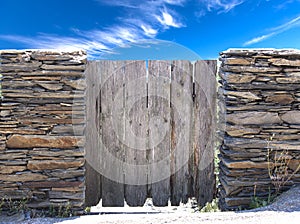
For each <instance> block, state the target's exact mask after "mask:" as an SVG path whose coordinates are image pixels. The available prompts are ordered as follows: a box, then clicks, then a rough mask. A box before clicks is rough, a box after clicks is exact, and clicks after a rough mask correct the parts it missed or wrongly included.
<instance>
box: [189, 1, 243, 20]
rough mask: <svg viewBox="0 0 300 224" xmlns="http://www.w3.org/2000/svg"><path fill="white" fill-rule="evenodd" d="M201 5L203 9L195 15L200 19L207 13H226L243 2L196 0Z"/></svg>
mask: <svg viewBox="0 0 300 224" xmlns="http://www.w3.org/2000/svg"><path fill="white" fill-rule="evenodd" d="M198 1H199V3H200V4H201V5H204V7H205V9H203V8H202V9H201V10H199V11H198V12H196V13H195V15H196V16H197V17H202V16H204V15H205V14H206V12H207V11H209V12H212V11H215V12H217V13H218V14H221V13H228V12H229V11H231V10H232V9H234V8H235V7H237V6H238V5H241V4H243V3H244V2H245V0H198Z"/></svg>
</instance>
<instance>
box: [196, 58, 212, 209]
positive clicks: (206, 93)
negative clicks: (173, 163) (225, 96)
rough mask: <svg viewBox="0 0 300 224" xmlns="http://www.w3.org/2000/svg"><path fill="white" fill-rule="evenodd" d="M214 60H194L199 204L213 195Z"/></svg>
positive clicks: (197, 195)
mask: <svg viewBox="0 0 300 224" xmlns="http://www.w3.org/2000/svg"><path fill="white" fill-rule="evenodd" d="M215 75H216V61H197V62H196V64H195V74H194V82H195V101H194V102H195V104H194V166H195V167H197V168H198V169H197V170H196V172H195V176H194V179H195V186H194V190H195V197H196V199H197V203H198V205H199V206H201V207H203V206H204V205H205V204H206V202H210V201H212V199H213V196H214V193H215V176H214V140H215V139H214V133H215V130H214V120H213V119H215V116H216V115H215V114H216V105H215V103H216V79H215Z"/></svg>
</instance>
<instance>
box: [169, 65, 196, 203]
mask: <svg viewBox="0 0 300 224" xmlns="http://www.w3.org/2000/svg"><path fill="white" fill-rule="evenodd" d="M192 75H193V67H192V64H191V63H190V62H189V61H173V63H172V71H171V80H172V82H171V128H172V129H171V172H172V176H171V199H170V200H171V204H172V205H174V206H178V205H179V204H180V202H181V201H182V202H183V203H187V201H188V197H189V185H190V184H191V179H190V173H189V166H188V165H189V164H188V161H189V154H190V151H189V149H190V147H191V141H190V140H191V139H190V138H191V131H192V129H191V126H192V123H191V122H192V116H191V115H192V107H193V98H192V97H193V96H192V94H193V76H192Z"/></svg>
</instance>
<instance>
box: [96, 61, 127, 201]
mask: <svg viewBox="0 0 300 224" xmlns="http://www.w3.org/2000/svg"><path fill="white" fill-rule="evenodd" d="M124 71H125V62H124V61H100V72H101V100H100V103H101V122H102V130H103V132H101V141H102V143H103V144H102V146H101V147H100V154H101V169H102V174H103V176H102V180H101V183H102V205H103V206H109V207H113V206H114V207H122V206H124V173H123V165H124V146H123V143H122V142H124V136H125V128H124V125H123V122H124V113H123V112H122V111H121V113H118V112H116V110H115V108H114V107H117V106H120V105H121V106H122V105H124V86H123V85H124V75H125V74H124ZM119 133H121V134H120V135H119Z"/></svg>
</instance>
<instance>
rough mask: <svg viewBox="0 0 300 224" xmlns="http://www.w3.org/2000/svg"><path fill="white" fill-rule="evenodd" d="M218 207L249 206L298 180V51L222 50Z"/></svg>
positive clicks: (299, 125)
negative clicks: (254, 201) (256, 198)
mask: <svg viewBox="0 0 300 224" xmlns="http://www.w3.org/2000/svg"><path fill="white" fill-rule="evenodd" d="M220 60H221V62H222V64H221V68H220V73H219V74H220V83H221V87H220V89H219V96H220V99H221V100H220V107H219V108H220V121H222V122H224V123H223V124H224V125H223V126H222V127H223V128H222V129H223V130H222V131H223V132H222V134H224V139H223V142H222V145H221V148H220V161H221V162H220V176H219V177H220V183H221V184H220V207H221V208H222V209H223V210H235V209H240V208H248V207H249V204H250V202H251V200H252V199H253V197H260V198H265V199H266V198H267V197H268V195H269V194H274V193H276V191H279V192H280V191H283V190H286V189H288V188H290V187H291V185H292V184H295V183H300V172H299V169H300V167H299V163H300V144H299V140H300V51H298V50H288V49H287V50H274V49H261V50H238V49H230V50H228V51H225V52H222V53H221V54H220Z"/></svg>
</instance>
